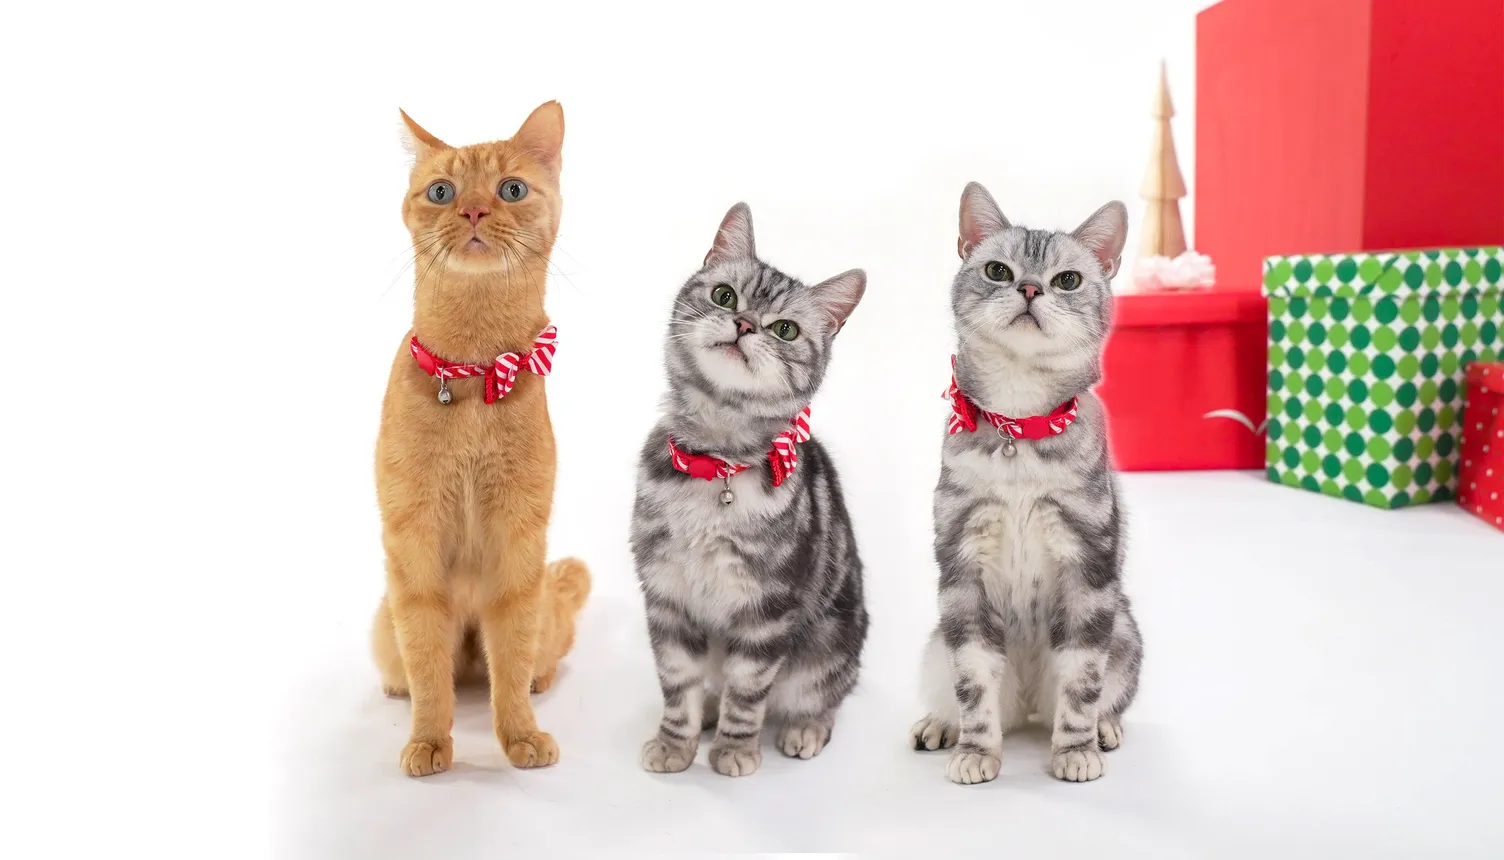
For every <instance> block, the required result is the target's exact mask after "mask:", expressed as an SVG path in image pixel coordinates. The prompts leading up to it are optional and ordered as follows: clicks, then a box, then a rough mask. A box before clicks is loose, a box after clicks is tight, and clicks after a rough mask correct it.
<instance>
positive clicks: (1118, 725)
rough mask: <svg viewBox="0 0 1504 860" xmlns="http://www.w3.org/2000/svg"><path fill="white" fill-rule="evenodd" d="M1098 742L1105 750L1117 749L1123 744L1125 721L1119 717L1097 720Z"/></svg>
mask: <svg viewBox="0 0 1504 860" xmlns="http://www.w3.org/2000/svg"><path fill="white" fill-rule="evenodd" d="M1097 743H1099V744H1101V745H1102V749H1104V750H1115V749H1117V748H1118V747H1120V746H1122V745H1123V721H1122V720H1121V719H1119V718H1117V717H1103V718H1102V719H1100V720H1097Z"/></svg>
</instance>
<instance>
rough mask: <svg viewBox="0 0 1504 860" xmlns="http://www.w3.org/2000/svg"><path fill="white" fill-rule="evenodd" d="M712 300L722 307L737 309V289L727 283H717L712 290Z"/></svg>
mask: <svg viewBox="0 0 1504 860" xmlns="http://www.w3.org/2000/svg"><path fill="white" fill-rule="evenodd" d="M710 300H711V301H712V302H715V303H716V304H717V305H719V306H720V307H723V308H728V309H730V310H736V290H733V289H731V288H730V287H729V286H727V285H725V284H716V285H715V289H713V290H711V291H710Z"/></svg>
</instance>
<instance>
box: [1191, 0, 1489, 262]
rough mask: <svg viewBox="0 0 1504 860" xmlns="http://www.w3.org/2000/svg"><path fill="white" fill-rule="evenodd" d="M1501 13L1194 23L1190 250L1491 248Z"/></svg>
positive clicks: (1399, 6)
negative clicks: (1193, 220)
mask: <svg viewBox="0 0 1504 860" xmlns="http://www.w3.org/2000/svg"><path fill="white" fill-rule="evenodd" d="M1501 35H1504V0H1427V2H1424V3H1423V2H1420V0H1315V2H1313V0H1224V2H1222V3H1218V4H1217V5H1215V6H1212V7H1211V8H1209V9H1206V10H1205V11H1203V12H1201V13H1200V14H1199V15H1198V16H1197V17H1196V231H1195V238H1196V248H1197V250H1199V251H1201V252H1202V253H1204V254H1207V255H1209V256H1210V257H1211V258H1212V259H1213V260H1214V261H1216V264H1217V274H1218V277H1219V278H1221V279H1223V280H1226V281H1227V282H1228V283H1230V284H1238V285H1241V284H1253V283H1258V281H1257V279H1258V277H1259V273H1260V272H1261V266H1262V263H1263V260H1264V258H1265V257H1267V256H1270V255H1273V254H1296V253H1318V252H1326V251H1332V250H1335V249H1342V250H1347V251H1364V250H1382V249H1387V248H1435V247H1453V246H1458V245H1494V244H1499V243H1501V242H1504V49H1501V43H1500V38H1501Z"/></svg>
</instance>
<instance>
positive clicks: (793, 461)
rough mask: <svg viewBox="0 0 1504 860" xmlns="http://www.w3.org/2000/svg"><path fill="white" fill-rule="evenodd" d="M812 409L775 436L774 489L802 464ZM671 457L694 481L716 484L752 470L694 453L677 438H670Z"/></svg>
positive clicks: (770, 462)
mask: <svg viewBox="0 0 1504 860" xmlns="http://www.w3.org/2000/svg"><path fill="white" fill-rule="evenodd" d="M809 411H810V410H809V407H808V406H806V407H804V410H803V411H802V412H800V413H799V414H798V415H796V416H794V420H793V421H792V422H790V423H789V429H787V430H785V431H783V432H782V433H779V434H778V435H777V436H774V437H773V446H772V447H771V448H770V449H769V450H768V465H769V467H771V468H772V470H773V486H775V487H778V486H782V485H783V482H784V481H785V480H786V479H787V478H788V476H789V475H792V474H793V473H794V468H795V467H797V466H798V465H799V447H798V446H799V444H800V443H801V442H808V441H809V440H810V432H809ZM668 456H669V460H671V461H672V462H673V464H674V468H675V469H678V470H679V471H681V472H683V473H685V474H686V475H689V476H690V477H691V478H704V479H705V480H707V481H713V480H715V479H716V478H730V477H731V476H732V475H735V474H738V473H740V472H745V471H747V470H748V469H750V468H752V467H751V466H749V465H747V464H745V463H730V462H727V461H725V460H722V459H721V458H719V457H712V456H710V455H709V454H691V453H689V452H688V451H685V450H683V449H681V448H680V447H679V446H678V445H675V444H674V437H672V436H670V437H668Z"/></svg>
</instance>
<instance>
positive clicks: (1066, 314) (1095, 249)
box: [910, 183, 1142, 784]
mask: <svg viewBox="0 0 1504 860" xmlns="http://www.w3.org/2000/svg"><path fill="white" fill-rule="evenodd" d="M1126 231H1127V213H1126V211H1125V210H1124V208H1123V205H1122V204H1121V203H1117V202H1113V203H1109V204H1108V205H1106V206H1104V207H1102V208H1101V209H1100V210H1098V211H1097V212H1096V213H1095V214H1094V215H1092V217H1091V218H1089V219H1087V221H1086V222H1085V223H1084V224H1082V225H1081V227H1079V228H1077V229H1076V230H1075V231H1074V232H1072V233H1057V232H1050V231H1040V230H1029V229H1025V228H1023V227H1016V226H1013V225H1011V224H1009V223H1008V221H1007V219H1006V218H1004V217H1003V214H1002V212H1001V211H999V210H998V208H997V204H996V203H994V202H993V200H992V197H991V196H990V195H988V194H987V191H986V190H985V189H984V188H982V186H980V185H978V184H976V183H972V184H971V185H968V186H967V188H966V191H965V193H964V194H963V195H962V198H961V237H960V242H959V249H960V252H961V257H962V260H963V263H962V265H961V269H960V271H959V272H958V273H957V274H956V277H955V280H954V282H953V283H952V286H951V306H952V309H953V311H954V313H955V317H956V328H957V333H958V336H959V341H960V343H959V347H958V349H957V359H956V376H957V380H958V383H959V386H960V388H961V390H962V391H963V392H965V393H966V394H967V395H968V396H969V397H970V398H971V399H972V401H973V402H974V403H976V404H978V405H979V406H980V407H981V408H982V409H985V410H988V411H990V412H995V413H1001V414H1003V415H1007V416H1010V417H1023V416H1029V415H1045V414H1048V413H1049V412H1050V410H1052V409H1054V408H1055V407H1057V406H1059V405H1060V404H1061V403H1063V402H1065V401H1068V400H1069V399H1070V398H1071V397H1079V398H1080V408H1079V413H1078V417H1077V419H1076V421H1075V423H1074V424H1072V425H1071V426H1070V427H1069V428H1068V429H1067V430H1066V431H1065V432H1064V433H1062V434H1060V435H1058V436H1052V437H1048V438H1045V439H1041V440H1037V441H1030V440H1022V439H1021V440H1018V442H1017V443H1016V444H1017V454H1016V456H1013V457H1007V456H1004V455H1003V453H1002V447H1003V446H1002V439H1001V437H1000V436H999V434H998V433H997V432H996V431H995V430H994V428H993V427H992V425H991V424H989V423H987V422H986V421H979V426H978V429H977V431H976V432H974V433H969V432H965V431H962V432H960V433H957V434H955V435H952V436H947V437H946V439H945V443H944V448H943V454H942V466H941V472H940V481H939V484H938V485H937V486H936V488H935V503H934V516H935V558H936V561H937V562H938V563H939V567H940V589H939V604H940V624H939V627H938V629H937V630H936V631H935V633H934V635H933V636H932V637H931V640H930V642H929V645H928V646H927V650H926V653H925V657H924V661H923V669H922V672H923V676H924V677H923V682H924V683H923V686H924V690H925V698H926V699H927V702H926V704H927V706H928V707H929V708H930V709H931V712H930V714H929V715H928V716H926V717H925V718H924V719H922V720H920V721H919V722H918V723H916V724H915V725H914V727H913V728H912V729H911V730H910V740H911V742H912V743H913V745H914V747H915V749H919V750H926V749H929V750H933V749H939V748H943V747H949V746H952V745H954V746H955V747H956V749H955V752H954V753H953V754H952V755H951V758H950V762H949V765H948V767H947V775H948V776H949V777H950V779H951V780H952V781H954V782H957V783H962V784H971V783H977V782H986V781H988V780H991V779H993V778H995V777H996V776H997V773H998V769H999V768H1000V766H1001V760H1002V759H1001V757H1002V740H1003V733H1004V732H1005V731H1007V730H1008V729H1010V728H1012V727H1014V726H1017V725H1019V724H1021V723H1022V722H1023V721H1025V720H1027V719H1029V718H1031V717H1038V718H1039V719H1041V720H1043V721H1046V722H1048V723H1049V724H1050V725H1051V727H1052V734H1051V739H1050V741H1051V770H1052V771H1053V772H1054V774H1055V776H1056V777H1058V778H1060V779H1065V780H1071V781H1078V782H1083V781H1086V780H1092V779H1096V778H1097V777H1099V776H1101V775H1102V770H1103V755H1102V752H1103V750H1111V749H1114V748H1116V747H1117V746H1118V744H1119V743H1120V742H1121V740H1122V722H1121V716H1122V714H1123V711H1124V709H1126V708H1127V707H1128V705H1129V703H1130V702H1131V701H1132V700H1133V696H1134V693H1135V692H1136V690H1137V688H1138V674H1139V665H1140V663H1141V660H1142V644H1141V640H1140V638H1139V632H1138V627H1137V625H1136V624H1135V623H1134V620H1133V615H1132V614H1131V612H1130V611H1129V605H1128V598H1127V596H1126V595H1125V594H1124V593H1123V590H1122V584H1121V580H1120V574H1121V571H1122V563H1123V517H1122V510H1121V507H1120V506H1119V502H1118V489H1117V484H1116V481H1115V479H1114V476H1113V473H1112V469H1111V466H1110V462H1109V458H1108V450H1107V428H1106V423H1105V415H1104V413H1103V409H1102V404H1101V402H1100V401H1099V400H1098V399H1097V398H1096V396H1095V395H1094V394H1092V392H1091V390H1090V389H1091V387H1092V386H1094V385H1095V384H1096V383H1097V382H1098V381H1099V379H1100V378H1101V352H1102V347H1103V345H1104V344H1105V342H1106V339H1107V334H1108V330H1109V327H1110V324H1111V312H1112V294H1111V291H1110V287H1109V283H1110V281H1111V278H1112V275H1113V274H1114V273H1115V272H1116V271H1117V267H1118V265H1119V259H1120V256H1121V254H1122V249H1123V242H1124V238H1125V233H1126ZM989 262H1000V263H1003V264H1005V265H1006V266H1007V267H1008V274H1009V275H1010V276H1011V277H1007V278H1002V279H999V280H993V279H989V277H988V276H987V274H986V271H987V270H986V266H987V264H988V263H989ZM993 271H994V272H1001V271H1002V270H1001V269H993ZM1067 271H1074V272H1078V273H1080V275H1081V283H1080V286H1079V287H1076V288H1075V289H1065V288H1063V287H1062V286H1060V285H1057V284H1056V283H1054V282H1052V279H1054V278H1055V277H1056V276H1057V275H1059V274H1060V273H1062V272H1067ZM1061 283H1062V284H1065V283H1069V279H1065V280H1063V281H1062V282H1061ZM1036 291H1037V295H1034V296H1033V297H1032V298H1027V297H1026V294H1027V293H1030V292H1036ZM1024 312H1027V314H1025V313H1024Z"/></svg>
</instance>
